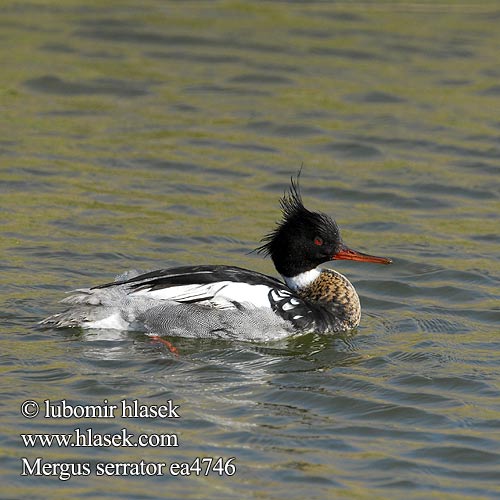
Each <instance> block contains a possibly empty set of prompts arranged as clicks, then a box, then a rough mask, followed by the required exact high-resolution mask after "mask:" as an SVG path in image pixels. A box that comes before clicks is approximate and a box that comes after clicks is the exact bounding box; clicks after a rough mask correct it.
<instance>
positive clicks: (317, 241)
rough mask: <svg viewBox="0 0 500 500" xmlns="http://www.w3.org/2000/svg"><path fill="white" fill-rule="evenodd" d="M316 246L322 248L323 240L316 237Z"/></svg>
mask: <svg viewBox="0 0 500 500" xmlns="http://www.w3.org/2000/svg"><path fill="white" fill-rule="evenodd" d="M314 244H315V245H318V246H319V247H320V246H321V245H322V244H323V239H322V238H320V237H319V236H316V238H314Z"/></svg>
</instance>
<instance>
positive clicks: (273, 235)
mask: <svg viewBox="0 0 500 500" xmlns="http://www.w3.org/2000/svg"><path fill="white" fill-rule="evenodd" d="M300 173H301V171H299V172H298V174H297V176H296V177H295V178H294V177H292V178H291V183H290V187H289V188H288V190H287V191H286V192H285V193H284V195H283V197H282V198H281V199H280V205H281V211H282V218H281V220H280V221H279V222H278V223H277V226H276V228H275V229H274V230H273V231H271V232H270V233H269V234H267V235H266V236H264V238H262V243H263V244H262V245H261V246H260V247H258V248H257V249H256V251H257V252H258V253H261V254H264V255H270V256H271V257H272V258H273V261H274V263H275V265H276V267H283V265H281V266H279V264H280V262H281V264H283V262H284V260H289V255H290V254H291V253H295V254H296V258H297V259H298V258H299V255H302V256H303V257H304V258H306V259H308V256H311V257H310V258H311V259H313V255H312V253H313V252H310V251H308V250H307V246H308V245H312V244H313V241H314V239H315V238H316V237H319V238H320V239H321V240H324V243H325V245H324V247H325V248H328V249H329V250H328V251H330V248H331V249H332V250H333V247H336V246H337V245H338V244H340V243H341V238H340V231H339V228H338V226H337V224H336V222H335V221H334V220H333V219H332V218H330V217H329V216H328V215H326V214H323V213H319V212H311V211H310V210H308V209H307V208H306V207H304V203H303V202H302V195H301V193H300V185H299V180H300ZM316 250H318V251H319V250H320V249H319V248H316V249H315V251H316ZM331 255H333V253H331V254H330V256H331ZM321 259H322V260H323V261H324V260H327V259H325V258H323V257H321ZM314 264H316V262H314ZM311 265H312V262H311ZM295 267H297V266H295ZM300 267H302V266H300ZM305 267H307V266H305ZM312 267H314V266H312ZM278 270H279V269H278Z"/></svg>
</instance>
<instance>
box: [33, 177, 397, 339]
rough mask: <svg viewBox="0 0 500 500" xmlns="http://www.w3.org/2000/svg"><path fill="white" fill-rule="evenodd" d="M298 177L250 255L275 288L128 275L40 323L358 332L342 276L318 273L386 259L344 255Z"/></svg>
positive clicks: (211, 334) (221, 275)
mask: <svg viewBox="0 0 500 500" xmlns="http://www.w3.org/2000/svg"><path fill="white" fill-rule="evenodd" d="M299 176H300V172H299V174H298V175H297V176H296V177H295V178H294V177H292V178H291V183H290V186H289V188H288V190H286V191H285V193H284V194H283V196H282V198H281V199H280V206H281V220H279V221H278V222H277V223H276V226H275V228H274V229H273V230H272V231H271V232H269V233H268V234H267V235H265V236H264V238H263V239H262V240H261V245H260V246H259V247H257V248H256V249H255V252H257V253H259V254H262V255H264V256H268V257H270V258H271V260H272V262H273V264H274V267H275V268H276V271H277V272H278V273H279V274H280V275H281V277H282V279H281V280H280V279H278V278H276V277H273V276H268V275H266V274H262V273H259V272H256V271H252V270H248V269H244V268H241V267H237V266H230V265H207V264H201V265H194V266H180V267H173V268H168V269H160V270H155V271H151V272H145V273H142V272H140V271H135V270H132V271H127V272H126V273H124V274H121V275H118V276H117V277H116V278H115V280H114V281H113V282H109V283H105V284H101V285H97V286H94V287H91V288H79V289H76V290H74V291H73V292H71V294H70V295H69V296H68V297H66V298H64V299H63V300H62V301H61V302H62V303H64V304H66V305H69V307H68V309H66V310H65V311H63V312H61V313H57V314H54V315H52V316H49V317H48V318H46V319H44V320H42V321H41V322H40V324H41V325H42V326H44V327H56V328H83V329H98V330H99V329H116V330H134V331H143V332H146V333H148V334H151V335H154V336H157V335H170V336H183V337H196V338H219V339H231V340H249V341H267V340H277V339H282V338H285V337H288V336H291V335H297V334H306V333H310V332H315V333H318V334H335V333H340V332H346V331H350V330H353V329H355V328H356V327H357V326H358V325H359V323H360V319H361V305H360V300H359V296H358V294H357V292H356V290H355V288H354V286H353V285H352V284H351V282H350V281H349V280H348V279H347V278H346V277H345V276H344V275H343V274H341V273H339V272H338V271H336V270H334V269H332V268H330V267H324V266H323V265H324V264H325V263H328V262H331V261H335V260H351V261H358V262H371V263H376V264H390V263H391V262H392V260H391V259H389V258H386V257H377V256H374V255H369V254H366V253H361V252H358V251H355V250H352V249H350V248H349V247H348V246H346V245H345V244H344V242H343V240H342V237H341V234H340V229H339V226H338V225H337V223H336V222H335V220H334V219H333V218H332V217H330V216H329V215H326V214H324V213H322V212H314V211H310V210H308V209H307V208H306V207H305V206H304V203H303V201H302V195H301V191H300V187H299Z"/></svg>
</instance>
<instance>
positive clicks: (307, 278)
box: [283, 267, 321, 291]
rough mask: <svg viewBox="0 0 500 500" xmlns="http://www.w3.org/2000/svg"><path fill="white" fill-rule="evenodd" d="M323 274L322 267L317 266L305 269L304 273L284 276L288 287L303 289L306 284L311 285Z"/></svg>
mask: <svg viewBox="0 0 500 500" xmlns="http://www.w3.org/2000/svg"><path fill="white" fill-rule="evenodd" d="M320 274H321V269H318V268H317V267H316V268H315V269H311V270H310V271H305V272H303V273H300V274H297V276H283V279H284V280H285V283H286V284H287V286H288V288H291V289H292V290H294V291H295V290H301V289H302V288H305V287H306V286H308V285H310V284H311V283H312V282H313V281H314V280H315V279H316V278H318V277H319V275H320Z"/></svg>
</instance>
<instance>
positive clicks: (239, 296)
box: [130, 281, 271, 309]
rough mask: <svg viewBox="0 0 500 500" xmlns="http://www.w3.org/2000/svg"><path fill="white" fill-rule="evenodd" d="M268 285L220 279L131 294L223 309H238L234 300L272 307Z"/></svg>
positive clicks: (251, 305) (254, 305)
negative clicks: (203, 304)
mask: <svg viewBox="0 0 500 500" xmlns="http://www.w3.org/2000/svg"><path fill="white" fill-rule="evenodd" d="M270 290H271V288H270V287H268V286H267V285H250V284H248V283H238V282H234V281H219V282H217V283H209V284H204V285H181V286H172V287H166V288H161V289H159V290H147V289H143V290H138V291H135V292H132V293H130V295H131V296H136V297H137V296H144V297H147V298H151V299H156V300H166V301H169V300H171V301H174V302H198V303H203V302H205V303H207V304H210V305H212V306H213V307H217V308H221V309H223V308H224V309H226V308H230V309H236V306H235V304H234V302H237V303H239V304H243V305H244V306H246V307H255V308H261V307H264V308H270V306H271V305H270V303H269V298H268V294H269V291H270Z"/></svg>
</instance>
